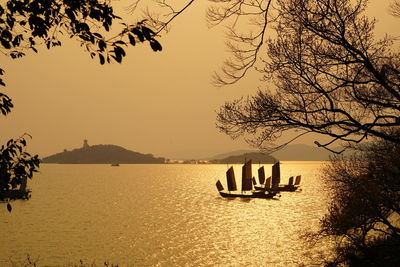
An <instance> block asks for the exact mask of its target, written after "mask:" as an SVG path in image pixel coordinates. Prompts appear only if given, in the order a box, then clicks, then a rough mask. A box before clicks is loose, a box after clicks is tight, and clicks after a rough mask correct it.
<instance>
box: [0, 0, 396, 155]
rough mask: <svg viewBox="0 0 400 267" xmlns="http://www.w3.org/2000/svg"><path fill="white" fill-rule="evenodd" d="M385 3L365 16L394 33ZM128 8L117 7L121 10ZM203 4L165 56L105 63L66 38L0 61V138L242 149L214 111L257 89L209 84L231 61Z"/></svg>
mask: <svg viewBox="0 0 400 267" xmlns="http://www.w3.org/2000/svg"><path fill="white" fill-rule="evenodd" d="M389 2H390V1H371V5H370V14H373V15H374V16H376V17H377V18H378V20H379V22H378V31H379V32H380V33H383V32H391V33H392V34H396V30H397V29H396V28H397V27H398V20H397V19H395V18H392V17H390V16H389V15H388V14H387V6H388V3H389ZM129 3H130V1H127V0H124V1H118V5H120V6H122V7H124V6H127V5H128V4H129ZM206 5H207V3H206V1H197V3H196V4H195V5H194V6H193V7H192V8H191V9H190V10H188V11H187V12H186V13H184V14H182V15H181V16H180V17H178V18H177V19H176V20H175V21H174V24H173V25H172V29H171V31H170V33H169V34H163V36H162V38H161V39H160V42H161V44H162V45H163V51H162V52H158V53H154V52H153V51H152V50H151V48H150V47H149V46H147V45H146V44H145V45H141V46H137V47H129V48H128V49H126V51H127V54H128V55H127V57H126V58H125V59H124V61H123V63H122V64H118V63H114V64H111V65H103V66H101V65H100V64H99V62H98V60H97V59H95V60H92V59H91V58H90V56H89V54H88V53H86V52H85V51H84V50H83V49H82V48H81V47H80V46H79V43H77V42H74V41H69V40H66V41H64V42H63V46H62V47H61V48H55V49H52V50H47V49H46V48H45V47H42V48H41V49H39V53H38V54H34V53H29V54H28V55H27V56H26V57H24V58H22V59H18V60H11V59H8V58H5V57H4V56H3V59H2V64H1V67H2V68H3V69H4V70H5V71H6V73H5V76H4V81H5V82H6V84H7V87H6V88H5V90H4V91H5V93H7V94H8V95H9V96H10V97H11V98H12V99H13V102H14V105H15V109H14V110H13V111H12V113H11V114H9V115H8V116H7V117H6V118H1V119H0V120H1V125H2V127H1V128H2V133H1V137H0V138H1V141H2V142H4V141H6V140H7V139H9V138H12V137H17V136H20V135H22V134H23V133H25V132H28V133H29V134H31V135H32V136H33V139H32V140H30V141H29V151H31V152H33V153H39V154H40V156H42V157H44V156H48V155H50V154H53V153H57V152H61V151H63V149H73V148H77V147H80V146H81V145H82V144H83V139H88V140H89V144H91V145H94V144H115V145H120V146H123V147H125V148H127V149H130V150H134V151H138V152H142V153H152V154H154V155H156V156H163V157H167V158H172V159H176V158H191V157H195V158H199V157H204V156H205V157H207V156H212V155H214V154H219V153H224V152H228V151H231V150H236V149H246V148H248V145H246V144H245V142H244V141H243V140H231V139H230V137H228V136H226V135H224V134H222V133H219V132H218V130H217V129H216V128H215V117H216V112H215V111H216V110H218V109H219V107H220V106H221V105H222V104H223V103H224V102H225V101H227V100H232V99H236V98H238V97H240V96H243V95H248V94H251V93H252V92H254V91H256V90H257V86H258V85H260V82H259V74H257V73H255V72H253V73H250V74H249V75H248V76H247V77H246V78H245V79H243V80H242V81H240V82H239V83H237V84H235V85H233V86H228V87H223V88H217V87H213V86H212V85H211V75H212V73H213V72H214V71H218V70H219V68H220V66H221V65H222V63H223V61H224V59H226V57H227V56H228V54H227V53H226V47H225V45H224V41H225V39H224V34H223V28H221V27H220V28H214V29H208V28H207V26H206V21H205V7H206ZM2 90H3V89H2ZM314 140H315V138H313V139H310V138H308V139H303V140H300V142H303V143H307V144H310V145H312V142H313V141H314Z"/></svg>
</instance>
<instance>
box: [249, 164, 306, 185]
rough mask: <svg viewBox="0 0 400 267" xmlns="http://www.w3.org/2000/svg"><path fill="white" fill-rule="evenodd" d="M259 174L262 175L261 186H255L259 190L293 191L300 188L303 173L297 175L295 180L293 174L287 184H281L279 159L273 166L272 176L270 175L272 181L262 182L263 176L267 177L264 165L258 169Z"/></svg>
mask: <svg viewBox="0 0 400 267" xmlns="http://www.w3.org/2000/svg"><path fill="white" fill-rule="evenodd" d="M258 175H259V177H260V186H255V189H257V190H269V191H275V192H280V191H288V192H293V191H296V190H298V189H299V188H300V182H301V175H298V176H296V180H295V181H293V180H294V178H293V176H292V177H290V178H289V182H288V183H287V184H281V183H280V182H281V170H280V163H279V161H278V162H277V163H275V164H274V165H273V166H272V176H271V177H269V178H268V179H270V182H268V181H267V180H268V179H267V180H266V182H265V183H261V179H262V178H261V177H264V178H265V172H264V167H261V168H260V169H258Z"/></svg>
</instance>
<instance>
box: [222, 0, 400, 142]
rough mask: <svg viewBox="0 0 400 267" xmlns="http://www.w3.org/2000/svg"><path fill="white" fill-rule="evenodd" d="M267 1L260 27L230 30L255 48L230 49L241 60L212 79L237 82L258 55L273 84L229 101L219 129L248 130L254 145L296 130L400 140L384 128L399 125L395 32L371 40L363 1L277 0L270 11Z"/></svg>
mask: <svg viewBox="0 0 400 267" xmlns="http://www.w3.org/2000/svg"><path fill="white" fill-rule="evenodd" d="M229 2H231V1H229ZM236 2H242V4H243V3H244V2H245V1H236ZM255 2H257V1H255ZM264 2H268V3H265V5H264V6H265V7H264V8H261V7H260V9H259V11H260V13H259V14H257V17H258V18H259V19H260V21H259V23H260V27H261V31H260V33H259V34H257V35H256V36H255V38H251V37H249V38H248V37H244V36H240V35H238V34H235V35H234V36H237V37H236V39H235V41H237V42H242V43H245V44H246V43H249V45H250V46H251V45H253V46H254V47H255V48H254V49H253V50H252V51H253V52H252V54H248V53H250V52H249V51H251V49H247V50H242V49H240V48H237V49H235V48H233V51H234V53H235V55H237V57H236V60H237V61H238V62H239V63H235V64H233V63H232V64H228V65H227V67H226V68H225V69H224V72H223V73H225V76H222V77H221V76H217V81H218V82H219V84H229V83H231V82H234V81H236V80H237V79H239V78H240V77H242V74H243V73H244V72H245V71H246V69H247V67H249V66H250V65H252V64H254V62H255V60H256V59H257V57H261V59H260V60H259V61H261V62H260V64H259V66H258V68H259V70H260V71H261V72H262V73H264V75H265V79H266V80H267V81H269V82H270V84H273V86H272V85H271V86H270V88H269V90H266V91H261V90H260V91H259V92H258V93H257V94H256V95H255V96H252V97H248V98H245V99H240V100H236V101H233V102H228V103H226V104H225V105H224V106H223V107H222V108H221V109H220V111H219V113H218V117H217V121H218V127H219V129H220V130H222V131H223V132H225V133H227V134H229V135H230V136H232V137H237V136H240V135H245V134H251V136H252V138H253V141H254V142H255V143H256V144H257V145H262V144H263V143H264V142H266V141H274V140H276V138H277V137H279V136H281V135H282V133H284V132H286V131H288V130H293V129H300V130H302V133H307V132H314V133H319V134H323V135H326V136H330V137H331V141H329V142H327V143H325V144H319V145H321V146H324V147H327V148H328V147H329V145H331V144H332V143H334V142H336V141H338V140H341V141H347V142H353V143H354V142H356V143H358V142H360V141H362V140H364V139H366V138H367V137H368V136H375V137H379V138H382V139H385V140H388V141H391V142H393V143H400V139H399V138H398V137H397V136H392V135H390V134H388V133H387V128H391V127H398V126H400V118H399V116H400V88H399V78H400V70H399V53H398V51H397V50H396V47H395V46H394V44H395V38H393V37H390V36H388V35H386V36H385V37H383V38H382V39H379V40H376V39H375V37H374V25H375V20H373V19H369V18H368V17H366V16H365V10H366V7H367V1H365V0H358V1H350V0H337V1H328V0H300V1H297V0H277V1H275V4H276V6H275V8H274V10H273V12H272V11H268V8H269V4H270V2H271V1H264ZM226 12H227V11H226V10H225V11H224V12H220V13H223V14H226ZM268 12H272V13H271V14H268ZM273 14H275V15H276V16H275V17H274V20H273V26H274V30H275V35H276V37H275V38H273V39H269V40H268V41H267V43H266V45H265V56H266V57H264V58H263V57H262V56H261V55H260V49H261V48H262V46H263V44H264V43H262V42H258V43H256V44H254V42H255V41H256V40H259V41H260V40H264V39H265V37H264V35H265V29H266V24H267V22H268V21H267V18H268V17H270V16H271V17H272V15H273ZM225 16H226V15H225ZM236 16H241V14H237V15H236ZM217 18H218V19H222V18H223V15H220V16H219V17H217ZM257 38H258V39H257ZM247 55H248V56H247ZM240 62H241V63H240ZM251 62H253V63H251ZM261 63H262V64H261Z"/></svg>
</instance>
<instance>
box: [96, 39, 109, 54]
mask: <svg viewBox="0 0 400 267" xmlns="http://www.w3.org/2000/svg"><path fill="white" fill-rule="evenodd" d="M98 45H99V49H100V51H104V49H105V48H106V47H107V44H106V42H104V41H103V40H100V41H99V44H98Z"/></svg>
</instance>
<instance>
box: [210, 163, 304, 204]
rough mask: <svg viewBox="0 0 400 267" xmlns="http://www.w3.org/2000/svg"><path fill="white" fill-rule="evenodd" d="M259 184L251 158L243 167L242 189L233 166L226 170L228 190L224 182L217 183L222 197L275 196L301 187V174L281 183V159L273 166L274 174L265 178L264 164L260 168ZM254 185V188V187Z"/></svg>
mask: <svg viewBox="0 0 400 267" xmlns="http://www.w3.org/2000/svg"><path fill="white" fill-rule="evenodd" d="M258 179H259V184H257V181H256V179H255V177H253V175H252V167H251V160H249V161H247V162H246V163H245V164H244V165H243V167H242V190H241V191H237V186H236V180H235V172H234V170H233V167H232V166H231V167H230V168H229V169H228V170H227V172H226V181H227V186H228V190H227V191H226V190H224V187H223V185H222V183H221V182H220V181H219V180H218V181H217V183H216V186H217V189H218V192H219V194H220V195H221V196H222V197H241V198H273V197H275V196H276V195H277V194H278V193H279V192H281V191H291V192H293V191H297V190H299V188H300V182H301V175H298V176H296V178H294V177H293V176H292V177H290V178H289V182H288V183H287V184H281V174H280V163H279V161H278V162H277V163H275V164H274V165H273V166H272V175H271V176H270V177H268V178H267V179H265V170H264V166H262V167H260V168H259V169H258ZM253 186H254V189H253Z"/></svg>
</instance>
